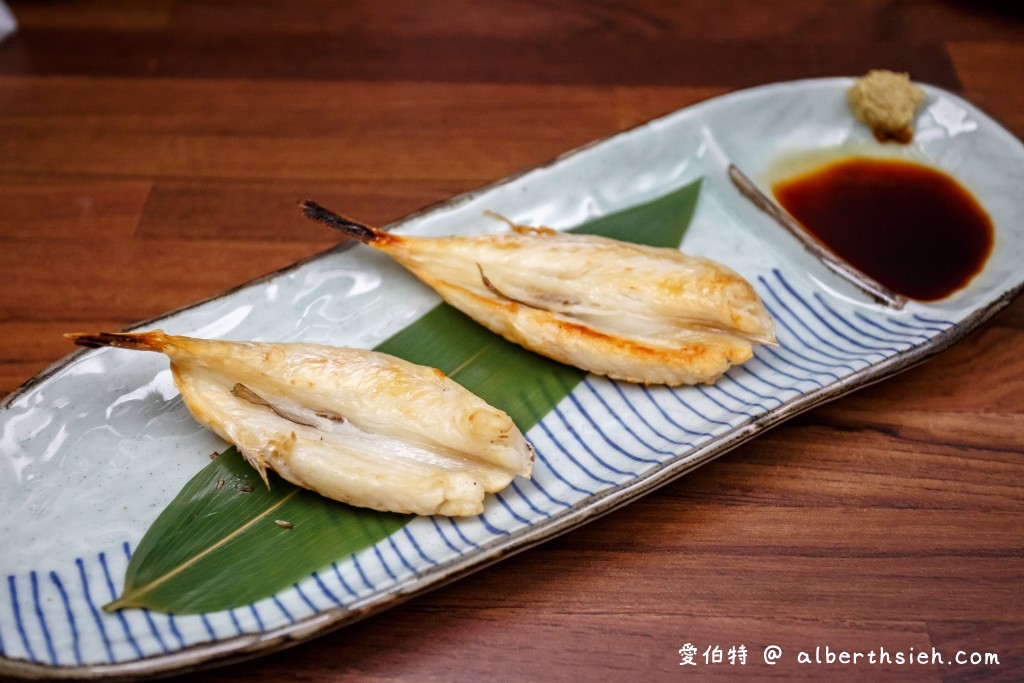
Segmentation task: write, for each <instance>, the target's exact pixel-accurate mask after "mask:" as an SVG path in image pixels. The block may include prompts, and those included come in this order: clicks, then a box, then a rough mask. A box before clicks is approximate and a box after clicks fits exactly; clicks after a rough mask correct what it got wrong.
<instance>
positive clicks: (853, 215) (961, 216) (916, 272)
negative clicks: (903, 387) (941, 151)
mask: <svg viewBox="0 0 1024 683" xmlns="http://www.w3.org/2000/svg"><path fill="white" fill-rule="evenodd" d="M772 191H773V192H774V193H775V197H776V199H778V201H779V203H780V204H781V205H782V206H783V208H785V209H786V211H788V212H789V213H790V214H791V215H792V216H793V217H794V218H796V219H797V220H798V221H800V223H801V224H803V226H804V227H805V228H806V229H807V231H808V232H810V233H811V234H812V235H814V237H816V238H817V239H818V240H819V241H820V242H821V243H822V244H824V245H825V246H826V247H828V248H829V249H830V250H831V251H832V252H833V253H834V254H836V255H837V256H839V257H841V258H843V259H845V260H846V261H847V262H849V263H850V264H851V265H853V266H854V267H855V268H857V269H858V270H860V271H861V272H863V273H865V274H866V275H869V276H871V277H872V278H874V279H875V280H877V281H878V282H880V283H881V284H883V285H885V286H887V287H889V288H890V289H892V290H893V291H895V292H898V293H900V294H903V295H904V296H907V297H909V298H912V299H918V300H920V301H934V300H936V299H942V298H944V297H947V296H949V295H950V294H952V293H953V292H955V291H957V290H958V289H960V288H962V287H964V286H965V285H966V284H967V283H968V282H969V281H970V280H971V278H973V277H974V276H975V275H976V274H977V273H978V272H979V271H980V270H981V268H982V266H984V264H985V261H986V259H988V256H989V253H990V252H991V251H992V242H993V239H994V230H993V228H992V220H991V219H990V218H989V217H988V214H987V213H985V210H984V209H982V207H981V205H980V204H979V203H978V201H977V200H976V199H975V198H974V197H973V196H972V195H971V193H970V192H968V191H967V190H966V189H965V188H964V187H963V186H962V185H960V183H958V182H957V181H956V180H954V179H953V178H951V177H949V176H948V175H946V174H945V173H942V172H940V171H937V170H935V169H933V168H929V167H927V166H922V165H919V164H914V163H910V162H906V161H898V160H883V159H866V158H851V159H845V160H841V161H837V162H834V163H831V164H829V165H827V166H825V167H823V168H821V169H819V170H816V171H813V172H811V173H808V174H806V175H801V176H798V177H795V178H791V179H788V180H784V181H781V182H779V183H777V184H776V185H775V186H774V187H773V188H772Z"/></svg>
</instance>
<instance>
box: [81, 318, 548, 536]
mask: <svg viewBox="0 0 1024 683" xmlns="http://www.w3.org/2000/svg"><path fill="white" fill-rule="evenodd" d="M65 336H67V337H68V338H69V339H71V340H72V341H74V342H75V343H76V344H78V345H79V346H86V347H91V348H95V347H100V346H115V347H118V348H124V349H134V350H141V351H158V352H160V353H164V354H166V355H167V356H168V357H170V359H171V372H172V374H173V377H174V382H175V384H176V385H177V387H178V390H179V391H180V392H181V396H182V398H183V399H184V401H185V405H186V406H187V407H188V409H189V410H190V411H191V412H192V415H193V416H194V417H195V418H196V420H198V421H199V422H200V423H201V424H203V425H204V426H206V427H208V428H210V429H211V430H213V431H214V432H216V433H217V434H218V435H219V436H221V437H222V438H223V439H225V440H227V441H229V442H231V443H233V444H235V445H236V446H237V447H238V450H239V451H240V452H241V453H242V455H243V456H244V457H245V458H246V460H247V461H248V462H249V464H251V465H252V466H253V467H254V468H256V470H257V471H259V473H260V475H261V476H262V477H263V480H264V482H267V481H268V479H267V469H268V468H269V469H272V470H274V471H275V472H277V473H278V474H279V475H280V476H282V477H283V478H284V479H286V480H288V481H290V482H292V483H293V484H296V485H297V486H301V487H304V488H307V489H311V490H313V491H316V492H318V493H320V494H322V495H324V496H327V497H328V498H333V499H335V500H339V501H342V502H344V503H349V504H351V505H357V506H360V507H367V508H373V509H375V510H386V511H392V512H403V513H415V514H420V515H432V514H441V515H453V516H456V515H457V516H461V515H475V514H479V513H481V512H482V511H483V499H484V495H485V493H488V492H494V491H498V490H500V489H502V488H504V487H505V486H507V485H508V484H509V482H511V481H512V479H513V478H514V477H515V476H517V475H519V476H523V477H529V476H530V473H531V470H532V466H533V448H532V446H531V445H530V444H529V443H528V442H527V441H526V439H525V438H524V437H523V435H522V433H521V432H520V431H519V429H518V428H517V427H516V426H515V424H514V423H513V422H512V419H511V418H510V417H509V416H508V415H507V414H505V413H504V412H503V411H501V410H498V409H497V408H494V407H492V406H490V405H488V404H487V403H485V402H484V401H483V399H481V398H479V397H478V396H476V395H475V394H473V393H471V392H470V391H468V390H466V389H465V388H463V387H462V386H461V385H459V384H458V383H456V382H455V381H453V380H451V379H449V378H448V377H446V376H445V375H444V374H443V373H442V372H441V371H440V370H435V369H433V368H427V367H423V366H420V365H415V364H413V363H409V362H407V361H404V360H401V359H399V358H395V357H394V356H390V355H387V354H383V353H377V352H374V351H367V350H363V349H351V348H338V347H331V346H321V345H314V344H270V343H257V342H227V341H208V340H203V339H193V338H190V337H180V336H172V335H169V334H164V333H163V332H162V331H160V330H154V331H151V332H138V333H126V334H113V333H99V334H82V333H76V334H68V335H65ZM268 485H269V484H268Z"/></svg>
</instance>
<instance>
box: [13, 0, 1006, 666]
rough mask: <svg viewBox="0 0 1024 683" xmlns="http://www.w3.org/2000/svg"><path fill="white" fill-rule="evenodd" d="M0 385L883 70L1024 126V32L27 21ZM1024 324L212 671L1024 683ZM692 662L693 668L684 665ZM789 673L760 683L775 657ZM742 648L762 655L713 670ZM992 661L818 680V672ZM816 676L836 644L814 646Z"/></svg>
mask: <svg viewBox="0 0 1024 683" xmlns="http://www.w3.org/2000/svg"><path fill="white" fill-rule="evenodd" d="M9 4H10V5H11V7H12V9H13V11H14V13H15V15H16V16H17V17H18V18H19V20H20V22H21V31H20V33H19V34H17V35H16V36H15V37H13V38H12V39H10V40H9V41H8V42H7V43H6V44H4V45H2V46H0V128H2V134H0V272H2V273H3V286H2V287H0V340H2V341H0V394H5V393H8V392H10V391H12V390H13V389H15V388H16V387H17V386H18V385H19V384H20V383H22V382H24V381H26V380H28V379H29V378H30V377H32V376H33V375H34V374H36V373H37V372H39V371H40V370H42V369H43V368H44V367H46V366H47V365H48V364H50V363H51V362H53V361H55V360H57V359H58V358H60V357H61V356H63V355H64V354H66V353H68V352H69V351H71V348H70V347H69V345H68V344H67V342H65V340H63V339H62V338H61V336H60V334H61V333H62V332H64V331H67V330H71V329H99V328H102V329H112V328H120V327H123V326H125V325H128V324H131V323H133V322H135V321H137V320H142V319H146V318H149V317H152V316H155V315H157V314H159V313H161V312H164V311H167V310H169V309H173V308H176V307H179V306H182V305H184V304H187V303H189V302H192V301H195V300H197V299H200V298H202V297H206V296H210V295H213V294H216V293H218V292H220V291H222V290H225V289H227V288H229V287H232V286H234V285H237V284H239V283H242V282H245V281H247V280H249V279H251V278H254V277H257V276H259V275H262V274H264V273H267V272H269V271H272V270H274V269H277V268H280V267H282V266H285V265H287V264H289V263H291V262H293V261H295V260H297V259H300V258H303V257H305V256H308V255H310V254H313V253H315V252H317V251H319V250H322V249H324V248H326V247H328V246H330V245H331V244H333V243H334V240H335V238H334V236H333V235H331V234H330V233H329V232H328V231H325V230H322V229H320V228H318V227H317V226H315V225H312V224H309V223H307V222H305V221H303V220H302V219H300V217H299V216H298V215H297V213H296V209H295V200H296V199H298V198H301V197H304V196H314V197H317V198H319V199H320V200H321V201H323V202H324V203H326V204H328V205H330V206H336V207H343V208H344V210H346V211H347V212H348V213H350V214H352V215H355V216H359V217H361V218H363V219H365V220H367V221H369V222H375V223H386V222H388V221H390V220H393V219H395V218H397V217H400V216H402V215H404V214H406V213H408V212H411V211H413V210H415V209H418V208H421V207H423V206H425V205H428V204H430V203H432V202H436V201H439V200H442V199H445V198H447V197H449V196H451V195H453V194H456V193H460V192H463V191H466V190H469V189H472V188H474V187H477V186H479V185H482V184H484V183H487V182H490V181H493V180H496V179H498V178H501V177H503V176H505V175H507V174H510V173H513V172H515V171H518V170H520V169H524V168H527V167H530V166H533V165H536V164H538V163H540V162H543V161H545V160H548V159H550V158H551V157H553V156H555V155H557V154H559V153H561V152H563V151H565V150H568V149H571V148H573V147H576V146H578V145H581V144H584V143H586V142H588V141H590V140H593V139H595V138H600V137H603V136H607V135H610V134H614V133H616V132H618V131H621V130H623V129H625V128H628V127H630V126H633V125H635V124H638V123H640V122H643V121H645V120H647V119H650V118H652V117H655V116H657V115H660V114H663V113H666V112H669V111H672V110H675V109H677V108H679V107H683V106H686V105H688V104H691V103H694V102H697V101H700V100H703V99H706V98H708V97H712V96H715V95H719V94H722V93H726V92H729V91H731V90H734V89H737V88H740V87H745V86H751V85H756V84H762V83H767V82H771V81H778V80H786V79H794V78H801V77H809V76H825V75H854V74H859V73H863V72H865V71H866V70H867V69H869V68H871V67H877V66H884V67H888V68H893V69H897V70H909V71H910V72H911V73H912V74H913V75H914V77H915V78H917V79H919V80H922V81H925V82H930V83H933V84H935V85H938V86H941V87H944V88H947V89H950V90H953V91H955V92H959V93H961V94H963V95H964V96H966V97H967V98H969V99H971V100H972V101H973V102H975V103H976V104H978V105H980V106H981V107H982V108H984V109H986V110H987V111H989V112H990V113H991V114H992V115H994V116H995V117H996V118H997V119H999V120H1001V121H1002V122H1003V123H1004V124H1005V125H1006V126H1007V127H1008V128H1009V129H1010V130H1011V131H1013V132H1014V133H1015V134H1017V135H1018V136H1022V135H1024V87H1022V86H1024V22H1022V21H1021V14H1020V12H1019V11H1017V12H1016V13H1013V11H1010V10H999V9H997V6H996V5H995V4H994V3H992V4H990V3H980V7H974V6H973V5H974V4H975V3H955V2H933V3H919V2H907V3H900V2H895V3H886V2H881V1H873V0H857V1H856V2H843V3H821V2H811V1H805V2H801V1H797V0H787V1H786V2H782V3H747V2H740V1H738V0H717V1H716V2H696V1H693V2H684V3H679V2H668V1H665V2H656V1H654V0H648V1H645V2H636V3H626V2H621V3H620V2H610V3H587V2H571V1H567V2H559V3H530V2H516V1H514V0H497V1H495V2H487V3H474V2H469V1H468V0H462V1H457V0H456V1H451V2H440V1H439V2H427V1H424V0H393V1H386V2H381V1H373V2H329V1H327V0H309V1H307V2H305V3H286V2H283V1H280V0H279V1H277V2H273V1H259V2H257V1H255V0H244V1H243V0H237V1H234V2H232V1H227V2H213V1H212V0H206V1H204V0H152V1H150V2H144V3H143V2H133V1H132V0H124V1H118V0H82V1H79V2H59V1H56V0H53V1H51V2H29V1H27V0H25V1H20V0H15V1H12V2H10V3H9ZM1022 345H1024V301H1020V300H1018V301H1017V302H1016V303H1014V304H1013V305H1012V306H1010V308H1009V309H1008V310H1006V311H1004V312H1003V313H1002V314H1000V315H999V316H998V317H996V318H995V319H994V320H992V321H991V322H990V323H988V324H987V325H985V326H984V327H983V328H982V329H980V330H978V331H977V332H975V333H974V334H973V335H971V336H970V337H969V338H968V339H967V340H966V341H964V342H963V343H961V344H959V345H958V346H956V347H955V348H953V349H951V350H949V351H947V352H945V353H943V354H941V355H940V356H939V357H937V358H936V359H934V360H932V361H931V362H929V363H927V364H926V365H924V366H921V367H918V368H916V369H914V370H911V371H909V372H907V373H905V374H903V375H901V376H899V377H896V378H894V379H891V380H889V381H887V382H885V383H883V384H881V385H876V386H874V387H871V388H868V389H865V390H863V391H860V392H858V393H856V394H854V395H851V396H848V397H846V398H843V399H841V400H838V401H836V402H834V403H832V404H830V405H827V406H824V407H822V408H819V409H816V410H814V411H812V412H810V413H807V414H805V415H803V416H801V417H799V418H797V419H794V420H792V421H791V422H789V423H787V424H786V425H784V426H782V427H779V428H777V429H775V430H774V431H772V432H770V433H768V434H767V435H765V436H762V437H760V438H758V439H756V440H755V441H753V442H751V443H749V444H747V445H745V446H743V447H742V448H739V449H737V450H735V451H734V452H733V453H731V454H729V455H727V456H726V457H723V458H721V459H720V460H718V461H716V462H715V463H713V464H711V465H709V466H707V467H704V468H703V469H701V470H699V471H698V472H696V473H694V474H691V475H689V476H687V477H685V478H683V479H681V480H679V481H676V482H674V483H672V484H670V485H668V486H665V487H664V488H662V489H660V490H659V491H657V492H655V493H653V494H651V495H649V496H647V497H646V498H644V499H642V500H640V501H638V502H636V503H633V504H632V505H630V506H628V507H627V508H625V509H622V510H619V511H617V512H615V513H613V514H611V515H608V516H606V517H604V518H602V519H599V520H597V521H595V522H593V523H592V524H590V525H589V526H587V527H585V528H583V529H581V530H578V531H576V532H573V533H571V534H568V535H566V536H564V537H561V538H558V539H556V540H553V541H550V542H548V543H546V544H544V545H542V546H541V547H538V548H536V549H534V550H530V551H528V552H525V553H522V554H520V555H518V556H515V557H512V558H509V559H507V560H505V561H503V562H501V563H500V564H499V565H496V566H494V567H491V568H489V569H486V570H484V571H482V572H480V573H478V574H475V575H473V576H471V577H469V578H466V579H464V580H462V581H459V582H458V583H457V584H454V585H451V586H447V587H445V588H442V589H439V590H436V591H434V592H432V593H430V594H428V595H426V596H423V597H420V598H418V599H416V600H413V601H411V602H409V603H406V604H405V605H403V606H400V607H398V608H396V609H393V610H391V611H389V612H386V613H383V614H381V615H378V616H375V617H373V618H370V619H367V620H365V621H363V622H360V623H358V624H356V625H354V626H351V627H348V628H345V629H342V630H340V631H337V632H334V633H331V634H329V635H326V636H324V637H321V638H318V639H316V640H315V641H312V642H310V643H307V644H304V645H301V646H299V647H295V648H293V649H291V650H287V651H284V652H280V653H276V654H273V655H270V656H268V657H265V658H261V659H259V660H257V661H253V662H248V663H242V664H236V665H233V666H230V667H227V668H223V669H218V670H214V671H210V672H209V673H207V674H205V675H204V676H202V677H201V679H202V680H211V681H212V680H239V681H242V680H295V679H301V680H342V679H344V680H365V679H389V680H390V679H394V680H410V681H423V680H437V681H441V680H445V681H447V680H493V679H509V680H514V679H522V680H586V681H597V680H624V679H625V680H629V679H632V680H678V679H679V678H681V677H683V676H684V674H688V675H694V674H705V675H706V674H709V673H715V674H719V675H737V676H739V675H744V676H752V675H758V676H765V675H772V676H780V677H786V678H790V677H808V678H822V677H830V678H837V677H838V678H849V679H863V678H865V677H878V676H882V675H890V676H892V675H895V676H897V677H898V678H899V679H900V680H903V679H904V678H906V679H925V680H934V679H947V678H972V679H973V678H974V677H977V678H989V677H992V678H1003V679H1006V680H1013V679H1017V680H1019V679H1020V678H1021V677H1022V676H1024V616H1022V615H1024V600H1022V588H1021V581H1022V577H1024V556H1022V555H1024V457H1022V456H1024V355H1022V354H1021V349H1022ZM687 643H690V644H693V645H694V646H695V647H696V648H697V650H698V652H697V655H696V657H695V661H696V662H697V664H698V666H696V667H692V668H691V667H681V666H680V656H679V654H678V651H679V649H680V648H682V647H683V646H684V645H685V644H687ZM769 644H777V645H779V646H781V647H782V648H783V650H784V657H783V660H782V661H781V662H780V663H779V665H777V666H775V667H774V668H770V667H768V666H766V665H765V664H764V662H763V657H762V653H763V651H764V648H765V647H766V646H767V645H769ZM739 645H743V646H745V648H746V649H747V652H748V658H747V663H746V664H745V665H740V664H738V663H737V664H732V665H730V664H729V662H728V659H727V658H726V661H724V662H723V663H721V664H708V663H706V662H705V661H704V653H705V651H706V649H707V648H709V647H712V648H713V647H714V646H719V647H720V648H722V651H723V652H727V651H728V648H730V647H731V646H739ZM816 646H821V647H822V648H824V647H825V646H828V647H829V648H831V649H832V650H833V651H836V650H847V651H864V652H867V651H871V650H874V651H876V652H877V651H879V648H884V649H886V650H887V651H888V652H890V653H893V652H896V651H903V652H909V650H910V648H913V649H914V651H915V652H920V651H925V652H928V653H929V654H930V653H931V651H932V648H933V647H934V648H937V649H939V650H940V651H941V652H943V653H945V655H946V656H947V658H948V657H951V656H953V654H954V653H955V652H956V651H958V650H964V651H966V652H995V653H997V654H998V657H999V661H1000V664H999V666H987V667H986V666H979V667H970V666H966V667H958V666H945V667H938V666H932V665H918V666H913V667H908V666H902V667H901V666H897V665H895V664H893V665H889V666H878V665H876V666H874V667H868V666H865V665H863V664H862V665H861V666H859V667H853V666H840V665H834V666H825V665H816V664H812V665H798V664H797V663H796V661H795V660H796V656H797V653H798V651H800V650H804V651H808V652H810V654H811V656H812V657H813V656H814V649H815V647H816ZM821 652H822V656H824V649H822V651H821Z"/></svg>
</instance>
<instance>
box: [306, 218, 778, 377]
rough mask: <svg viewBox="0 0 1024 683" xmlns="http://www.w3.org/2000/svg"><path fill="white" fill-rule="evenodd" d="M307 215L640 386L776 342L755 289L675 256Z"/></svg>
mask: <svg viewBox="0 0 1024 683" xmlns="http://www.w3.org/2000/svg"><path fill="white" fill-rule="evenodd" d="M302 207H303V209H304V212H305V214H306V216H307V217H309V218H312V219H314V220H318V221H321V222H323V223H325V224H326V225H328V226H330V227H332V228H336V229H338V230H341V231H342V232H344V233H345V234H346V235H349V236H351V237H354V238H355V239H357V240H360V241H361V242H363V243H365V244H368V245H370V246H372V247H374V248H376V249H379V250H381V251H383V252H385V253H386V254H388V255H389V256H391V257H392V258H394V259H395V260H396V261H397V262H398V263H399V264H401V265H402V266H404V267H405V268H406V269H408V270H409V271H410V272H411V273H412V274H413V275H415V276H416V277H417V278H419V279H420V280H422V281H423V282H424V283H426V284H427V285H429V286H430V287H432V288H433V289H434V290H436V291H437V293H438V294H439V295H440V296H441V298H443V299H444V300H445V301H446V302H448V303H449V304H451V305H452V306H454V307H455V308H457V309H459V310H460V311H462V312H463V313H465V314H466V315H468V316H470V317H471V318H473V319H474V320H476V321H477V322H478V323H480V324H482V325H483V326H485V327H487V328H488V329H490V330H491V331H492V332H495V333H497V334H500V335H501V336H502V337H504V338H505V339H508V340H509V341H511V342H513V343H516V344H519V345H521V346H524V347H526V348H527V349H530V350H531V351H534V352H536V353H539V354H541V355H544V356H548V357H549V358H553V359H555V360H557V361H560V362H562V363H566V364H568V365H574V366H576V367H579V368H582V369H583V370H587V371H589V372H592V373H595V374H599V375H606V376H608V377H610V378H612V379H621V380H626V381H630V382H643V383H646V384H667V385H670V386H675V385H680V384H702V383H711V382H714V381H715V380H716V379H718V377H720V376H721V375H722V373H724V372H725V371H726V370H728V369H729V368H730V367H731V366H733V365H737V364H740V363H743V362H745V361H747V360H748V359H750V358H751V356H752V355H753V345H754V344H774V343H775V323H774V322H773V321H772V319H771V317H770V316H769V315H768V312H767V310H766V309H765V307H764V304H762V303H761V300H760V299H759V298H758V296H757V293H756V292H755V291H754V288H753V287H751V285H750V284H749V283H748V282H747V281H746V280H744V279H743V278H742V277H740V276H739V275H738V274H736V273H735V272H733V271H732V270H730V269H729V268H727V267H725V266H723V265H721V264H718V263H716V262H714V261H711V260H709V259H705V258H699V257H694V256H688V255H686V254H683V253H682V252H680V251H678V250H676V249H665V248H655V247H648V246H644V245H638V244H630V243H626V242H620V241H618V240H613V239H609V238H606V237H597V236H592V235H575V234H567V233H562V232H557V231H555V230H551V229H549V228H533V227H527V226H521V225H516V224H513V223H511V222H509V225H510V227H511V229H512V230H511V232H508V233H498V234H483V235H469V236H455V237H414V236H407V235H396V234H392V233H389V232H385V231H383V230H380V229H378V228H373V227H370V226H367V225H363V224H361V223H357V222H355V221H353V220H351V219H348V218H345V217H343V216H340V215H338V214H335V213H332V212H331V211H328V210H327V209H325V208H323V207H322V206H320V205H318V204H316V203H314V202H311V201H306V202H304V203H303V204H302Z"/></svg>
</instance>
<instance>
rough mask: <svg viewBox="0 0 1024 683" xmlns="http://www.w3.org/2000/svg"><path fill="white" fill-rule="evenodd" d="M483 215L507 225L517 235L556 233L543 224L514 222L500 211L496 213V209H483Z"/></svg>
mask: <svg viewBox="0 0 1024 683" xmlns="http://www.w3.org/2000/svg"><path fill="white" fill-rule="evenodd" d="M484 215H485V216H487V217H488V218H493V219H495V220H499V221H501V222H502V223H504V224H505V225H507V226H508V227H509V228H510V229H511V230H512V232H514V233H516V234H519V235H532V236H535V237H550V236H551V235H556V234H558V231H557V230H552V229H551V228H548V227H544V226H540V227H534V226H532V225H522V224H520V223H514V222H513V221H511V220H509V219H508V218H505V217H504V216H502V215H501V214H500V213H497V212H496V211H484Z"/></svg>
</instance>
